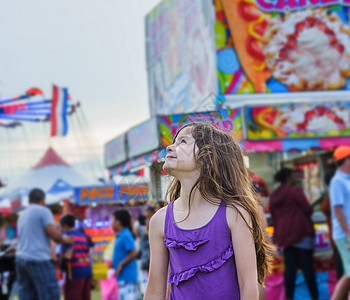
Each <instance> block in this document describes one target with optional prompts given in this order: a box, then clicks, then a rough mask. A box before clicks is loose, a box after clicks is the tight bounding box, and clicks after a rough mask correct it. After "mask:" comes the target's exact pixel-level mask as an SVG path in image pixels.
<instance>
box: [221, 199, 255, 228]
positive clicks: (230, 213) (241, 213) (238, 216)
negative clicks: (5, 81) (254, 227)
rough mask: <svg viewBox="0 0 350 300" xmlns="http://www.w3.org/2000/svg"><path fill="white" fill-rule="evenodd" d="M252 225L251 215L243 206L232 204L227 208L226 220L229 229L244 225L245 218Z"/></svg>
mask: <svg viewBox="0 0 350 300" xmlns="http://www.w3.org/2000/svg"><path fill="white" fill-rule="evenodd" d="M242 217H243V218H244V219H245V220H246V221H247V222H248V223H250V215H249V213H248V212H247V210H246V209H245V208H243V207H242V206H240V205H238V204H235V203H232V204H231V205H228V206H227V209H226V219H227V223H228V225H229V227H231V226H234V225H235V224H236V226H237V223H242V222H243V223H244V220H243V218H242Z"/></svg>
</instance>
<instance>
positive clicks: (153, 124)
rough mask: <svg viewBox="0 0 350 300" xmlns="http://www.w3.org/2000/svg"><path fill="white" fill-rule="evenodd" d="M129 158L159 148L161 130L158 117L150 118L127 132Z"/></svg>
mask: <svg viewBox="0 0 350 300" xmlns="http://www.w3.org/2000/svg"><path fill="white" fill-rule="evenodd" d="M126 135H127V140H128V155H129V158H132V157H136V156H139V155H141V154H145V153H147V152H151V151H153V150H156V149H158V148H159V131H158V120H157V118H152V119H149V120H147V121H145V122H143V123H141V124H139V125H137V126H135V127H133V128H131V129H130V130H129V131H128V132H127V133H126Z"/></svg>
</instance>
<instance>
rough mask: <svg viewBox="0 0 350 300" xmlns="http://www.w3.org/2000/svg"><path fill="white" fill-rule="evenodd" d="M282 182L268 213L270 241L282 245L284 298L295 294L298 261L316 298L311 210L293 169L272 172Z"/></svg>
mask: <svg viewBox="0 0 350 300" xmlns="http://www.w3.org/2000/svg"><path fill="white" fill-rule="evenodd" d="M275 181H277V182H280V183H281V185H280V186H279V187H278V188H277V189H276V190H275V191H274V192H273V193H272V195H271V197H270V212H271V218H272V221H273V226H274V233H273V241H274V243H275V244H276V245H277V246H279V247H283V248H284V251H283V252H284V263H285V271H284V285H285V289H286V297H287V299H288V300H292V299H293V297H294V289H295V279H296V273H297V268H298V264H300V265H301V268H302V270H303V273H304V277H305V281H306V284H307V287H308V289H309V292H310V294H311V297H312V299H318V290H317V283H316V274H315V270H314V268H313V265H312V263H313V253H314V236H315V231H314V227H313V222H312V219H311V215H312V212H313V209H312V207H311V205H310V204H309V202H308V200H307V199H306V197H305V195H304V193H303V191H302V189H301V188H299V187H297V186H295V182H294V178H293V170H292V169H289V168H282V169H281V170H279V171H278V172H277V173H276V174H275Z"/></svg>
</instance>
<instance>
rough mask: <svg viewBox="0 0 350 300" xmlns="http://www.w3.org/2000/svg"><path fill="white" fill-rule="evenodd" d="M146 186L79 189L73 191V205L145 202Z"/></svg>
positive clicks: (147, 187) (147, 194)
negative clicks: (131, 201)
mask: <svg viewBox="0 0 350 300" xmlns="http://www.w3.org/2000/svg"><path fill="white" fill-rule="evenodd" d="M149 192H150V189H149V186H148V184H146V183H145V184H130V185H112V186H103V187H101V186H98V187H97V186H96V187H95V186H94V187H81V188H75V189H74V203H76V204H91V203H93V202H95V203H106V202H115V201H122V200H123V201H130V200H147V199H148V197H149Z"/></svg>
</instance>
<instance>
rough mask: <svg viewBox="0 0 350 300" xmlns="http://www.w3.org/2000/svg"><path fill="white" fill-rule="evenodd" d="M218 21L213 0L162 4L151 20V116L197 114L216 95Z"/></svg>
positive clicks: (148, 21) (148, 48)
mask: <svg viewBox="0 0 350 300" xmlns="http://www.w3.org/2000/svg"><path fill="white" fill-rule="evenodd" d="M214 22H215V17H214V7H213V4H212V1H202V0H191V1H187V0H171V1H168V0H163V1H161V2H160V3H159V4H158V5H157V6H156V7H155V8H154V9H153V10H152V11H151V12H150V13H149V14H148V15H147V16H146V20H145V27H146V61H147V70H148V87H149V88H148V90H149V95H150V104H151V114H152V116H155V115H165V114H175V113H187V112H189V111H198V110H199V107H200V106H201V105H203V101H205V100H206V99H207V98H208V96H209V95H211V94H216V92H217V79H216V62H215V45H214V29H213V28H214ZM200 110H205V109H200Z"/></svg>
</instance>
